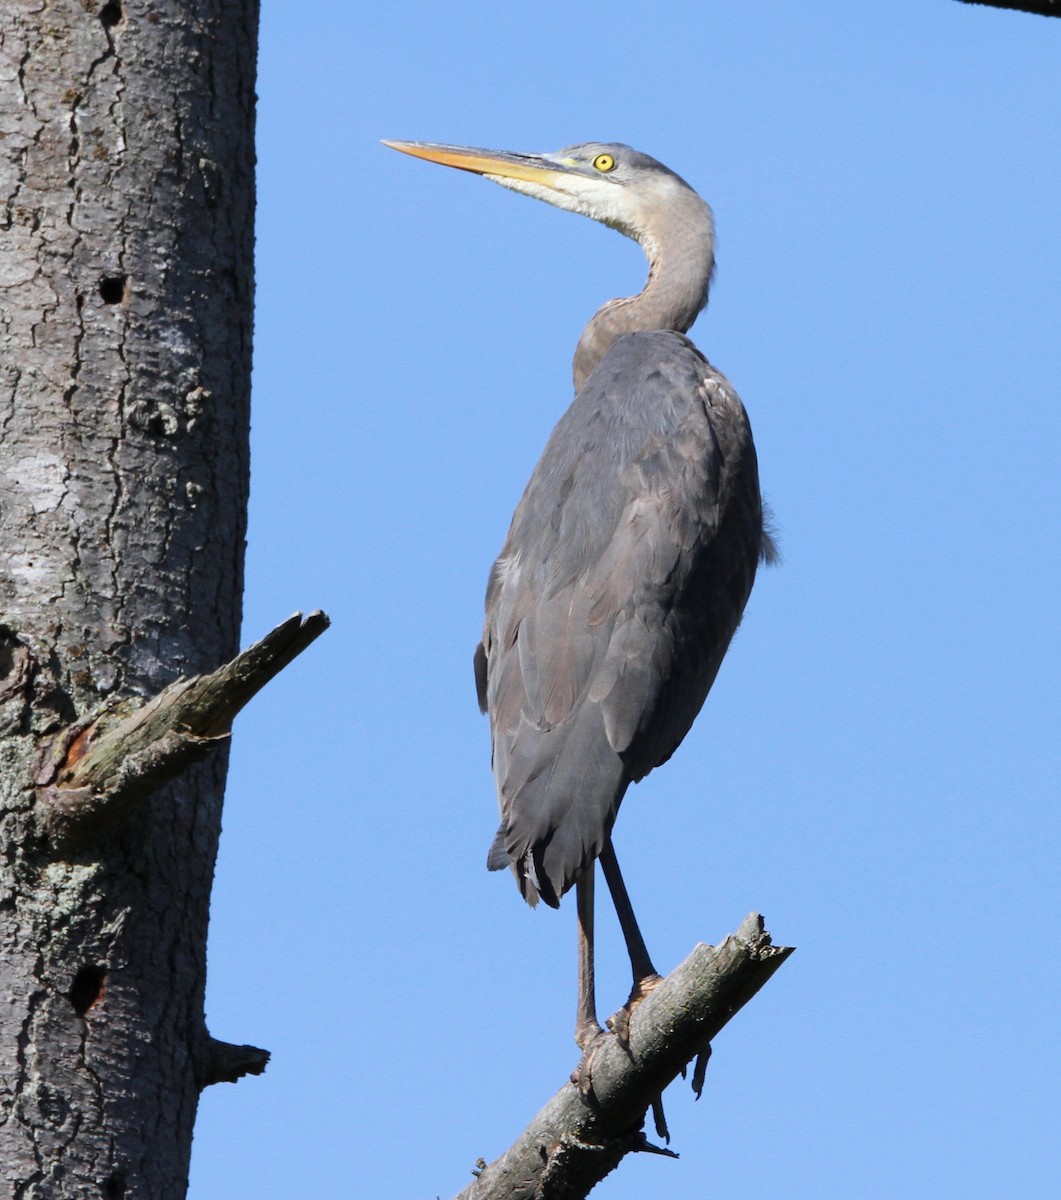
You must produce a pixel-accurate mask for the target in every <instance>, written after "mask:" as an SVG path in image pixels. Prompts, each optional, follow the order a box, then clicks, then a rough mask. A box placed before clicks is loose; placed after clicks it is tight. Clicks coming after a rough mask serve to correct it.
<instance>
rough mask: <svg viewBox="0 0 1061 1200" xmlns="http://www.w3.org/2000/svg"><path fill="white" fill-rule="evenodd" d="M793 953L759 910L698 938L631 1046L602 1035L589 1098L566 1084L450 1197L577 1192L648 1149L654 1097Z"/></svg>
mask: <svg viewBox="0 0 1061 1200" xmlns="http://www.w3.org/2000/svg"><path fill="white" fill-rule="evenodd" d="M791 953H792V947H783V946H774V945H772V944H771V941H770V935H769V934H768V933H766V932H765V930H764V928H763V919H762V917H761V916H760V915H759V914H758V913H751V914H749V916H748V917H746V918H745V920H744V922H743V923H742V924H741V926H740V928H739V929H738V930H737V932H736V933H733V934H730V936H729V937H727V938H726V939H725V941H724V942H722V944H721V945H720V946H717V947H716V946H706V945H703V944H701V945H699V946H697V947H696V948H695V949H694V950H693V952H692V953H691V954H690V955H689V957H688V958H687V959H686V960H685V961H684V962H683V963H682V964H681V965H680V966H679V967H678V968H677V969H676V970H674V971H673V972H672V973H671V974H670V975H668V976H667V978H666V979H665V980H664V981H663V982H662V983H661V984H660V985H659V986H658V987H656V988H655V989H654V990H653V991H651V992H650V993H649V995H648V997H647V999H645V1000H644V1001H643V1002H642V1003H641V1004H640V1005H638V1007H637V1008H636V1009H635V1010H634V1013H633V1017H632V1019H631V1022H630V1047H629V1050H628V1051H626V1050H624V1049H623V1048H622V1046H621V1045H620V1044H619V1042H618V1040H617V1039H616V1038H614V1037H608V1038H606V1039H605V1040H603V1041H602V1042H601V1043H599V1045H598V1047H597V1048H596V1049H595V1051H594V1054H593V1059H592V1093H591V1095H590V1097H589V1098H588V1099H585V1098H583V1096H582V1093H581V1092H580V1091H579V1089H578V1088H577V1087H576V1086H575V1085H574V1084H573V1083H572V1082H570V1081H569V1082H567V1083H565V1084H564V1086H563V1087H562V1088H561V1089H560V1090H559V1091H558V1092H557V1093H556V1095H555V1096H553V1098H552V1099H551V1100H550V1101H549V1102H548V1104H546V1105H545V1107H544V1108H543V1109H542V1110H541V1111H540V1112H539V1113H538V1115H537V1116H536V1117H535V1118H534V1120H533V1121H531V1123H530V1124H529V1125H528V1126H527V1128H526V1129H525V1130H524V1131H523V1133H522V1134H520V1136H519V1138H518V1139H517V1140H516V1142H515V1143H514V1144H513V1145H512V1146H511V1148H510V1149H508V1150H507V1151H505V1153H504V1154H502V1155H501V1157H500V1158H498V1159H496V1160H495V1161H494V1162H492V1163H490V1164H489V1166H486V1167H484V1168H483V1170H482V1171H481V1172H480V1174H479V1176H478V1177H477V1178H476V1180H475V1182H474V1183H472V1184H470V1185H469V1186H468V1187H466V1188H465V1189H464V1190H463V1191H462V1192H461V1193H460V1194H459V1196H457V1197H456V1198H455V1200H579V1198H581V1197H584V1196H586V1195H588V1194H589V1191H590V1189H591V1188H592V1187H593V1186H594V1185H595V1184H596V1183H598V1182H599V1181H600V1180H601V1179H603V1178H604V1176H605V1175H607V1174H608V1172H609V1171H611V1170H612V1169H613V1168H614V1167H615V1166H616V1165H617V1164H618V1163H619V1161H620V1160H621V1159H622V1158H623V1156H624V1155H626V1154H628V1153H629V1152H630V1151H632V1150H651V1149H654V1147H652V1146H650V1144H649V1143H648V1142H647V1140H646V1138H645V1135H644V1132H643V1126H644V1123H645V1116H646V1113H647V1111H648V1109H649V1108H650V1107H651V1105H652V1103H653V1101H655V1100H656V1099H657V1098H658V1097H659V1095H660V1093H661V1092H662V1091H663V1089H664V1088H665V1087H666V1086H667V1085H668V1084H669V1083H671V1082H672V1081H673V1080H674V1079H675V1077H676V1076H677V1075H678V1074H680V1073H682V1072H683V1071H684V1069H685V1068H686V1066H687V1065H688V1064H689V1063H690V1062H691V1061H692V1060H693V1059H698V1060H702V1058H703V1056H704V1055H705V1054H706V1052H707V1051H708V1050H709V1047H710V1043H711V1040H712V1038H714V1036H715V1035H716V1034H717V1033H718V1031H719V1030H720V1029H721V1028H722V1027H723V1026H724V1025H725V1024H726V1022H727V1021H729V1019H730V1018H731V1017H732V1016H733V1015H734V1014H735V1013H736V1012H737V1011H738V1010H739V1009H740V1008H742V1007H743V1006H744V1005H745V1004H746V1003H747V1002H748V1001H749V1000H750V999H751V998H752V996H754V995H755V993H756V992H757V991H758V990H759V989H760V988H761V987H762V986H763V984H765V983H766V981H767V980H768V979H769V978H770V976H771V975H773V973H774V972H775V971H776V970H777V968H778V967H779V966H780V965H781V964H782V963H783V962H784V961H785V959H786V958H788V956H789V955H790V954H791ZM697 1074H699V1073H697ZM697 1083H698V1079H697V1077H696V1076H694V1081H693V1084H694V1087H696V1086H697ZM699 1083H702V1074H699Z"/></svg>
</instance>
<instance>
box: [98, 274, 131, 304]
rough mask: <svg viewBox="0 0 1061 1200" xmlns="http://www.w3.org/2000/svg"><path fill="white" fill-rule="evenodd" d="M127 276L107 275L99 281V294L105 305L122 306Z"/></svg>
mask: <svg viewBox="0 0 1061 1200" xmlns="http://www.w3.org/2000/svg"><path fill="white" fill-rule="evenodd" d="M127 282H128V276H127V275H105V276H104V277H103V278H102V279H101V280H100V281H99V294H100V297H101V299H102V300H103V303H104V304H121V302H122V300H123V299H124V298H125V285H126V283H127Z"/></svg>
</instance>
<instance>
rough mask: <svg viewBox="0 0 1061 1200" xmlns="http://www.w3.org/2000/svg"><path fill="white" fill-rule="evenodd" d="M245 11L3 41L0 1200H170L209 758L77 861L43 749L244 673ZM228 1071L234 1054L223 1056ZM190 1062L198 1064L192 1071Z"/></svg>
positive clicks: (207, 849)
mask: <svg viewBox="0 0 1061 1200" xmlns="http://www.w3.org/2000/svg"><path fill="white" fill-rule="evenodd" d="M256 29H257V3H256V0H152V2H151V3H148V2H147V0H107V2H106V3H104V2H103V0H6V2H5V4H4V6H3V14H2V16H0V979H2V987H3V996H2V1004H0V1180H2V1181H3V1182H2V1183H0V1192H2V1193H3V1194H7V1195H11V1196H16V1197H24V1198H40V1200H43V1198H44V1197H48V1198H49V1200H51V1198H53V1197H59V1196H79V1197H80V1196H103V1197H117V1196H122V1195H130V1196H132V1195H135V1196H137V1197H142V1198H145V1200H146V1198H155V1197H167V1198H169V1197H179V1196H181V1195H183V1194H184V1191H185V1187H186V1180H187V1168H188V1156H189V1148H190V1143H191V1129H192V1122H193V1119H194V1115H195V1109H196V1103H197V1098H198V1093H199V1089H200V1087H201V1086H203V1085H204V1084H205V1083H206V1082H210V1081H211V1079H212V1078H218V1079H220V1078H229V1077H238V1075H239V1074H241V1073H245V1072H246V1071H248V1070H253V1069H254V1065H255V1063H258V1064H260V1065H263V1061H262V1059H261V1055H262V1054H263V1053H264V1052H256V1053H257V1058H256V1057H255V1054H254V1053H249V1052H250V1051H252V1050H253V1048H249V1047H230V1048H229V1050H230V1051H231V1053H227V1054H225V1053H219V1052H218V1050H217V1046H218V1045H220V1044H219V1043H215V1042H214V1041H213V1039H211V1038H210V1036H209V1034H208V1033H207V1031H206V1028H205V1024H204V1018H203V991H204V985H205V939H206V919H207V905H208V899H209V889H210V883H211V878H212V873H213V862H214V855H215V850H216V844H217V837H218V832H219V826H220V809H221V797H222V791H223V785H224V776H225V766H226V751H225V748H224V746H222V747H220V748H219V749H217V750H214V751H213V752H212V754H211V757H210V758H209V759H208V760H207V761H205V762H202V763H200V764H199V765H197V766H195V767H194V768H192V769H190V770H186V771H184V772H183V773H182V774H181V775H180V777H179V778H178V779H176V780H175V781H173V782H171V783H168V784H166V785H165V786H164V787H163V788H161V790H158V791H156V792H154V793H153V795H152V796H151V797H150V799H148V800H147V801H146V802H144V803H141V804H139V805H135V806H131V807H130V809H129V810H128V812H127V813H126V814H125V816H124V817H123V819H122V820H121V821H120V822H118V823H116V824H113V825H109V826H107V827H106V831H105V832H104V833H101V835H100V836H98V837H96V838H94V839H89V840H87V841H86V842H83V843H79V844H78V846H77V847H76V849H72V848H71V847H69V846H67V845H64V844H63V843H62V842H60V841H59V840H57V839H56V838H54V837H53V836H52V835H51V833H50V831H49V829H48V827H47V825H46V824H45V823H43V822H42V821H41V820H39V815H40V812H39V803H38V797H37V793H36V789H35V780H36V776H37V773H38V772H39V770H40V766H41V751H42V748H43V746H44V745H45V743H46V742H48V741H50V740H51V739H53V738H55V737H56V736H58V735H60V734H61V733H62V731H64V730H69V729H70V728H71V727H74V728H75V729H77V728H79V727H80V726H79V722H85V721H87V720H88V719H90V718H91V717H93V716H94V715H95V714H98V712H99V711H100V709H101V707H104V706H106V705H109V704H114V705H117V706H121V705H127V706H129V707H136V705H137V704H140V703H142V702H143V700H144V699H145V698H147V697H150V696H153V695H155V694H156V693H158V692H159V691H161V690H162V689H163V688H165V687H166V686H167V685H169V684H171V683H172V682H173V681H174V680H175V679H177V678H178V677H179V676H181V675H184V676H190V675H197V674H203V673H207V672H211V671H213V670H214V669H215V668H217V667H218V666H219V664H221V663H223V662H225V661H227V660H229V659H231V658H232V656H233V654H234V653H235V651H236V649H237V642H238V634H239V615H240V592H241V587H242V554H243V538H244V520H245V517H244V514H245V507H246V496H247V482H248V458H247V431H248V397H249V370H250V348H251V344H250V343H251V302H252V250H253V238H252V234H253V105H254V64H255V49H256V46H255V41H256ZM236 1051H245V1052H248V1053H243V1055H242V1064H243V1065H242V1067H241V1065H240V1062H241V1056H240V1055H239V1054H236V1053H235V1052H236ZM211 1064H214V1065H213V1066H211Z"/></svg>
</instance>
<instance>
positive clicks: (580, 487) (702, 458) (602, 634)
mask: <svg viewBox="0 0 1061 1200" xmlns="http://www.w3.org/2000/svg"><path fill="white" fill-rule="evenodd" d="M761 539H762V508H761V504H760V499H759V484H758V474H757V469H756V461H755V451H754V448H753V445H752V439H751V432H750V429H749V426H748V420H747V417H746V415H745V412H744V408H743V406H742V405H741V402H740V400H739V399H738V398H737V396H736V394H735V393H734V391H733V389H732V388H731V387H730V385H729V384H728V383H727V381H726V380H725V379H724V378H723V377H722V376H721V375H720V374H719V373H718V372H717V371H715V370H714V368H712V367H711V366H710V364H709V363H708V362H707V361H706V360H705V359H704V357H703V355H701V354H700V352H699V351H698V350H697V349H696V347H695V346H694V345H693V344H692V343H691V342H690V341H689V340H688V339H687V338H686V337H684V336H682V335H681V334H679V333H676V332H668V331H661V332H644V333H629V334H626V335H624V336H622V337H620V338H619V339H618V340H617V341H616V342H615V343H614V344H613V345H612V347H611V348H610V349H609V350H608V352H607V353H606V354H605V355H604V357H603V359H602V361H601V362H600V363H599V364H598V366H597V367H596V368H595V370H594V371H593V373H592V374H591V375H590V377H589V379H588V380H587V382H586V383H585V385H584V386H583V388H582V390H581V391H580V392H579V393H578V395H577V396H576V397H575V400H574V403H573V404H572V405H571V407H570V408H569V409H568V411H567V413H566V414H565V415H564V416H563V418H562V419H561V421H560V423H559V424H558V425H557V427H556V429H555V431H554V432H553V435H552V437H551V438H550V439H549V443H548V445H547V446H546V448H545V452H544V454H543V455H542V458H541V461H540V462H539V463H538V466H537V467H536V468H535V470H534V473H533V475H532V476H531V479H530V482H529V483H528V485H527V489H526V491H525V492H524V495H523V499H522V500H521V501H520V503H519V506H518V507H517V509H516V513H515V516H514V518H513V521H512V527H511V529H510V531H509V535H508V538H507V540H506V542H505V545H504V547H503V549H502V551H501V555H500V557H499V558H498V560H497V563H496V564H495V565H494V569H493V571H492V572H491V575H490V583H489V587H488V590H487V598H486V612H487V616H486V624H485V628H484V631H483V640H482V643H481V644H480V646H479V648H478V650H477V652H476V680H477V684H478V690H479V703H480V705H481V706H482V707H483V709H484V711H489V713H490V720H491V730H492V734H493V747H494V776H495V779H496V782H497V789H498V796H499V803H500V808H501V828H500V829H499V831H498V834H497V837H496V838H495V841H494V844H493V847H492V848H491V851H490V856H489V859H488V865H489V866H490V867H491V868H493V869H497V868H500V867H504V866H508V865H509V864H512V865H514V867H515V870H516V875H517V878H518V880H519V883H520V890H521V891H522V893H523V895H524V897H525V898H526V899H527V900H528V901H530V902H531V903H535V902H536V900H537V898H538V897H539V896H540V897H541V898H542V899H543V900H545V902H546V903H547V904H550V905H553V906H555V905H557V904H559V900H560V896H561V895H563V893H564V892H565V891H566V890H567V889H568V888H569V887H570V886H571V885H572V884H573V883H574V882H575V880H576V879H577V878H578V877H579V875H580V874H581V872H582V871H583V869H584V868H585V867H586V866H587V865H588V864H589V863H590V862H592V861H593V860H594V859H595V858H596V856H597V855H598V854H599V853H600V850H601V846H602V845H603V842H604V839H605V838H606V837H607V836H608V834H609V833H610V831H611V827H612V822H613V821H614V820H615V815H616V812H617V811H618V808H619V803H620V801H621V800H622V798H623V794H624V793H625V791H626V789H627V787H628V786H629V784H630V783H632V782H636V781H637V780H639V779H642V778H644V776H645V775H647V774H648V772H649V771H651V770H652V769H653V768H654V767H657V766H659V765H660V764H661V763H664V762H666V761H667V759H668V758H670V756H671V755H672V754H673V753H674V751H675V749H677V747H678V744H679V743H680V742H681V740H682V738H683V737H685V735H686V733H687V732H688V730H689V727H690V726H691V725H692V722H693V719H694V718H695V717H696V714H697V713H698V712H699V711H700V707H701V705H702V704H703V702H704V699H705V697H706V696H707V693H708V690H709V689H710V687H711V685H712V683H713V682H714V679H715V675H716V674H717V672H718V668H719V666H720V664H721V662H722V657H723V655H724V654H725V652H726V648H727V646H728V645H729V642H730V639H731V637H732V636H733V633H734V631H735V630H736V628H737V625H738V623H739V622H740V618H741V613H742V612H743V610H744V605H745V602H746V601H747V599H748V595H749V593H750V591H751V586H752V581H753V579H754V577H755V569H756V564H757V562H758V560H759V556H760V552H761V547H762V545H763V543H762V541H761Z"/></svg>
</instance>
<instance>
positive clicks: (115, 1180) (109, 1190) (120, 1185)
mask: <svg viewBox="0 0 1061 1200" xmlns="http://www.w3.org/2000/svg"><path fill="white" fill-rule="evenodd" d="M103 1194H104V1196H106V1197H107V1200H122V1197H123V1196H124V1195H125V1176H124V1175H123V1174H122V1172H121V1171H116V1172H115V1173H114V1174H113V1175H112V1176H111V1177H110V1178H109V1179H107V1180H105V1181H104V1184H103Z"/></svg>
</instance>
